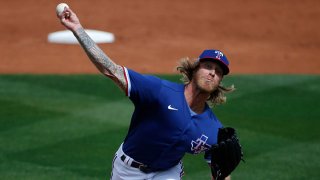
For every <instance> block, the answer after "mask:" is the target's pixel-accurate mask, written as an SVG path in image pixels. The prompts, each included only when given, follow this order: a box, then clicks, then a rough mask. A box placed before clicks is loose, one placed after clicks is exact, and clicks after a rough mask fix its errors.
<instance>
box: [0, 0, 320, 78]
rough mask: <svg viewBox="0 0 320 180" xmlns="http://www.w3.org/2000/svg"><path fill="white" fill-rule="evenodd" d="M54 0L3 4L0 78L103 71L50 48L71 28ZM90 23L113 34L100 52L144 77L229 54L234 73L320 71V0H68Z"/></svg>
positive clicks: (68, 51) (66, 50) (72, 52)
mask: <svg viewBox="0 0 320 180" xmlns="http://www.w3.org/2000/svg"><path fill="white" fill-rule="evenodd" d="M60 2H61V1H55V0H50V1H48V0H28V1H23V0H12V1H6V0H2V1H1V2H0V8H1V9H0V10H1V12H0V13H1V18H0V28H1V29H0V32H1V34H0V36H1V41H0V49H1V66H0V73H63V74H69V73H97V71H96V70H95V69H94V67H93V66H92V65H91V64H90V62H89V61H88V59H87V57H86V55H85V53H83V51H82V50H81V48H79V46H77V45H60V44H50V43H48V42H47V35H48V34H49V33H50V32H54V31H59V30H64V27H63V26H62V25H61V24H60V22H59V21H58V19H57V17H56V14H55V7H56V5H57V4H58V3H60ZM65 2H66V3H68V4H69V5H70V7H71V8H72V9H73V10H74V11H75V12H76V13H77V15H78V17H79V18H80V20H81V22H82V24H83V26H84V27H85V28H88V29H97V30H102V31H107V32H111V33H114V35H115V38H116V41H115V43H113V44H102V45H101V48H102V49H103V50H104V51H105V52H106V53H107V54H108V55H109V56H110V57H111V58H112V59H114V60H115V61H116V62H118V63H119V64H122V65H125V66H128V67H130V68H133V69H135V70H137V71H139V72H148V73H170V74H171V73H175V71H174V67H175V66H176V65H177V61H178V60H179V59H180V58H183V57H197V56H198V55H199V54H200V53H201V52H202V50H203V49H208V48H215V49H220V50H222V51H223V52H224V53H225V54H226V55H227V57H228V58H229V59H230V61H231V73H232V74H239V73H241V74H243V73H258V74H264V73H268V74H270V73H290V74H291V73H299V74H301V73H312V74H318V73H319V72H320V65H319V63H320V60H319V58H318V57H319V54H320V51H319V47H320V31H319V30H318V28H319V18H320V10H319V6H320V2H319V1H317V0H306V1H303V2H302V1H299V0H268V1H265V0H228V1H214V0H199V1H193V0H170V1H169V0H134V1H130V0H118V1H115V0H108V1H104V0H90V1H89V0H81V1H76V0H69V1H65Z"/></svg>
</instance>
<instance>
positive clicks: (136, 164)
mask: <svg viewBox="0 0 320 180" xmlns="http://www.w3.org/2000/svg"><path fill="white" fill-rule="evenodd" d="M126 157H127V156H126V155H122V156H121V157H120V159H121V160H122V161H123V162H125V159H126ZM130 166H131V167H133V168H137V169H139V170H140V171H142V172H144V173H151V172H152V170H151V169H150V168H149V167H148V166H147V165H144V164H142V163H139V162H137V161H135V160H133V161H132V162H131V164H130Z"/></svg>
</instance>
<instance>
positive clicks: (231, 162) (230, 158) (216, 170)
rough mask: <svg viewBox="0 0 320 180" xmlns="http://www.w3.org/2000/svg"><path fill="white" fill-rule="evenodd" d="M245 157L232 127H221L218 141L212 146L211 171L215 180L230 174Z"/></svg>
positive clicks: (220, 179)
mask: <svg viewBox="0 0 320 180" xmlns="http://www.w3.org/2000/svg"><path fill="white" fill-rule="evenodd" d="M242 158H243V152H242V148H241V145H240V143H239V140H238V137H237V135H236V132H235V129H233V128H231V127H226V128H220V129H219V132H218V143H217V144H216V145H214V146H212V148H211V173H212V176H213V178H214V179H215V180H222V179H224V178H225V177H227V176H229V175H230V174H231V172H232V171H233V170H234V169H235V168H236V167H237V166H238V164H239V163H240V161H241V160H243V159H242Z"/></svg>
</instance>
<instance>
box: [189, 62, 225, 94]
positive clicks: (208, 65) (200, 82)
mask: <svg viewBox="0 0 320 180" xmlns="http://www.w3.org/2000/svg"><path fill="white" fill-rule="evenodd" d="M222 78H223V70H222V68H221V66H220V65H219V64H218V63H217V62H214V61H210V60H205V61H202V62H200V64H199V67H198V69H197V70H196V72H195V73H194V75H193V81H194V83H195V84H196V86H197V88H198V89H199V90H201V91H203V92H206V93H212V92H213V91H215V90H216V89H217V88H218V86H219V84H220V82H221V80H222Z"/></svg>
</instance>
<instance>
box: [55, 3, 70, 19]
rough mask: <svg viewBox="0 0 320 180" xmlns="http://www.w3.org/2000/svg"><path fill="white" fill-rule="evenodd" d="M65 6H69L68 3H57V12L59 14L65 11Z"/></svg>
mask: <svg viewBox="0 0 320 180" xmlns="http://www.w3.org/2000/svg"><path fill="white" fill-rule="evenodd" d="M65 7H67V8H69V6H68V4H66V3H60V4H58V5H57V7H56V13H57V15H58V16H59V15H60V14H61V13H62V12H63V11H64V8H65Z"/></svg>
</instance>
